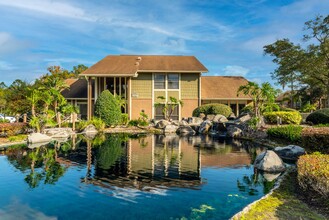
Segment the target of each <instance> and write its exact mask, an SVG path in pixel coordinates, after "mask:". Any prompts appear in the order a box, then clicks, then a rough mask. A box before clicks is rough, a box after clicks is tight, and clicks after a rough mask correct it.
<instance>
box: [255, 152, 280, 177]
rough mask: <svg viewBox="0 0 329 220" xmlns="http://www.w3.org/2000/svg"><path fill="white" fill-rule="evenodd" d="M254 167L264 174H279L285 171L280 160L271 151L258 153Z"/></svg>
mask: <svg viewBox="0 0 329 220" xmlns="http://www.w3.org/2000/svg"><path fill="white" fill-rule="evenodd" d="M254 167H255V168H256V169H258V170H262V171H265V172H272V173H279V172H282V171H284V170H285V169H286V167H285V166H284V163H283V161H282V159H281V158H280V157H279V156H278V155H277V154H276V153H275V152H274V151H272V150H266V151H264V152H262V153H260V154H259V155H258V156H257V157H256V160H255V163H254Z"/></svg>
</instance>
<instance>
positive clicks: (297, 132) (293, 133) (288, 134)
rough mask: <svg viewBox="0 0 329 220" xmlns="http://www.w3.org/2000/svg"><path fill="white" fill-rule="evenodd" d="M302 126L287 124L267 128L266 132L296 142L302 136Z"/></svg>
mask: <svg viewBox="0 0 329 220" xmlns="http://www.w3.org/2000/svg"><path fill="white" fill-rule="evenodd" d="M302 130H303V127H301V126H296V125H287V126H280V127H274V128H269V129H268V130H267V134H268V135H269V136H271V137H275V138H284V139H286V140H289V141H292V142H298V141H300V140H301V137H302Z"/></svg>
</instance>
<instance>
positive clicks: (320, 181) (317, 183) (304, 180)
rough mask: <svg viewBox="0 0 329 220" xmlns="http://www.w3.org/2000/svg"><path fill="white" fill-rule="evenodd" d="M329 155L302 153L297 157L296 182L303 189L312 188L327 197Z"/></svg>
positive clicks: (328, 195) (328, 187)
mask: <svg viewBox="0 0 329 220" xmlns="http://www.w3.org/2000/svg"><path fill="white" fill-rule="evenodd" d="M328 161H329V155H325V154H322V155H321V154H313V155H303V156H301V157H300V158H299V159H298V162H297V167H298V182H299V185H300V186H301V187H302V188H303V189H305V190H309V189H313V190H314V191H316V192H318V193H319V194H321V195H323V196H324V197H328V198H329V181H328V180H329V163H328Z"/></svg>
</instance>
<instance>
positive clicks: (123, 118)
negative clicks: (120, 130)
mask: <svg viewBox="0 0 329 220" xmlns="http://www.w3.org/2000/svg"><path fill="white" fill-rule="evenodd" d="M128 118H129V117H128V114H121V124H123V125H126V124H128V121H129V119H128Z"/></svg>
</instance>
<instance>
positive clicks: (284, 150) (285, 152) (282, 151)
mask: <svg viewBox="0 0 329 220" xmlns="http://www.w3.org/2000/svg"><path fill="white" fill-rule="evenodd" d="M274 151H275V153H277V154H278V155H279V157H281V158H282V159H284V160H293V161H297V160H298V158H299V156H301V155H304V154H305V149H304V148H302V147H299V146H296V145H288V146H286V147H276V148H275V149H274Z"/></svg>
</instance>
